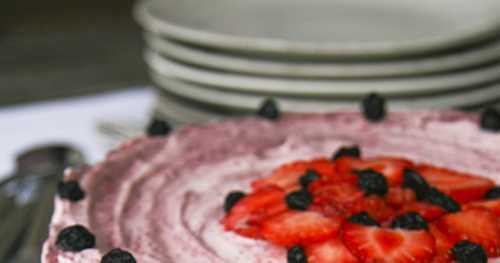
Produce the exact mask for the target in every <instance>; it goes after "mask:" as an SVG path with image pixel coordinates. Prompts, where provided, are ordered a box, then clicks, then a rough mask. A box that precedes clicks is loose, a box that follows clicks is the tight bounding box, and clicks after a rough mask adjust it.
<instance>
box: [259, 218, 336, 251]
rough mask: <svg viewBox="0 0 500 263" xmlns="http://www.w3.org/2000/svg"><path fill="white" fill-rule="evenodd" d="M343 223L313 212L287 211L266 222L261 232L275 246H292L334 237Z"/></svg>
mask: <svg viewBox="0 0 500 263" xmlns="http://www.w3.org/2000/svg"><path fill="white" fill-rule="evenodd" d="M341 223H342V219H341V218H329V217H325V216H323V215H321V214H320V213H316V212H312V211H306V212H298V211H287V212H284V213H281V214H279V215H276V216H274V217H272V218H269V219H267V220H265V221H264V222H263V223H262V225H261V231H262V235H263V237H264V239H266V240H268V241H270V242H272V243H274V244H277V245H282V246H292V245H297V244H310V243H313V242H320V241H324V240H327V239H329V238H331V237H334V236H336V235H337V233H338V231H339V228H340V225H341Z"/></svg>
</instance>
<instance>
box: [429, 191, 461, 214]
mask: <svg viewBox="0 0 500 263" xmlns="http://www.w3.org/2000/svg"><path fill="white" fill-rule="evenodd" d="M424 201H426V202H428V203H431V204H433V205H437V206H440V207H442V208H443V209H444V210H446V211H448V212H452V213H454V212H458V211H460V205H459V204H458V203H457V202H456V201H455V200H453V198H451V197H450V196H448V195H446V194H445V193H443V192H441V191H439V190H438V189H436V188H432V187H431V188H430V189H429V191H428V193H427V196H426V197H425V199H424Z"/></svg>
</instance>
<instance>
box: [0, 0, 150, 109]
mask: <svg viewBox="0 0 500 263" xmlns="http://www.w3.org/2000/svg"><path fill="white" fill-rule="evenodd" d="M133 4H134V1H132V0H86V1H80V0H76V1H67V0H44V1H33V0H3V3H2V4H0V106H5V105H11V104H15V103H24V102H29V101H39V100H46V99H53V98H61V97H69V96H77V95H85V94H93V93H96V92H103V91H109V90H113V89H121V88H127V87H130V86H134V85H144V84H147V83H149V80H148V76H147V73H146V68H145V65H144V64H143V61H142V58H141V55H142V47H143V41H142V35H141V31H140V29H139V26H138V25H137V24H136V23H135V21H134V20H133V18H132V15H131V13H132V6H133Z"/></svg>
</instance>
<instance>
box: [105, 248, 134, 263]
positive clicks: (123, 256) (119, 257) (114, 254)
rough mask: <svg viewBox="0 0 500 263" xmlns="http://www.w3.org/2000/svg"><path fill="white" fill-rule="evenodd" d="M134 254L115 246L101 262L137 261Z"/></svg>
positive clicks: (130, 262)
mask: <svg viewBox="0 0 500 263" xmlns="http://www.w3.org/2000/svg"><path fill="white" fill-rule="evenodd" d="M136 262H137V261H136V260H135V258H134V256H132V254H130V253H129V252H127V251H125V250H121V249H119V248H114V249H112V250H111V251H109V252H108V253H106V255H104V256H103V257H102V259H101V263H136Z"/></svg>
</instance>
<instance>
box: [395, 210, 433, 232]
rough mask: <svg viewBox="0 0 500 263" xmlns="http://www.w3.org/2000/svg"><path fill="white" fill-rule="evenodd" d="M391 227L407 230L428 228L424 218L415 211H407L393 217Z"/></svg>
mask: <svg viewBox="0 0 500 263" xmlns="http://www.w3.org/2000/svg"><path fill="white" fill-rule="evenodd" d="M391 227H392V228H403V229H408V230H421V229H429V226H428V225H427V222H426V221H425V219H424V218H423V217H422V216H421V215H419V214H418V213H416V212H409V213H406V214H404V215H401V216H399V217H397V218H396V219H394V221H392V224H391Z"/></svg>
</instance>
